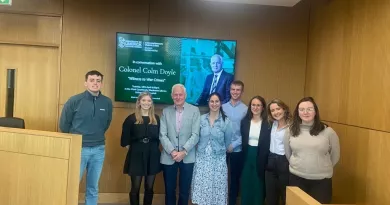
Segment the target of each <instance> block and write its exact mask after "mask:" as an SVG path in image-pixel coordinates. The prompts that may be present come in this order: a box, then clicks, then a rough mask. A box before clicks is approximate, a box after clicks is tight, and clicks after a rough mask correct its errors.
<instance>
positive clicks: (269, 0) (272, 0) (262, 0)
mask: <svg viewBox="0 0 390 205" xmlns="http://www.w3.org/2000/svg"><path fill="white" fill-rule="evenodd" d="M203 1H215V2H229V3H237V4H260V5H269V6H288V7H292V6H294V5H295V4H297V3H298V2H299V1H300V0H203Z"/></svg>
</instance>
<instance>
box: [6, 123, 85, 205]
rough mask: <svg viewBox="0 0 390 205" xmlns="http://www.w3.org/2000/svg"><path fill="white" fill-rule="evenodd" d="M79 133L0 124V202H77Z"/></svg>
mask: <svg viewBox="0 0 390 205" xmlns="http://www.w3.org/2000/svg"><path fill="white" fill-rule="evenodd" d="M80 157H81V135H71V134H64V133H56V132H45V131H36V130H24V129H15V128H5V127H0V164H1V167H0V204H1V205H77V204H78V192H79V173H80Z"/></svg>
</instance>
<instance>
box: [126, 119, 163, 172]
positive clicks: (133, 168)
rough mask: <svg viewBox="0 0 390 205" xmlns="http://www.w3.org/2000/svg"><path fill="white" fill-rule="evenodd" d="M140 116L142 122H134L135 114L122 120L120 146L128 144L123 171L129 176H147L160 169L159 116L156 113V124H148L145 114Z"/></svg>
mask: <svg viewBox="0 0 390 205" xmlns="http://www.w3.org/2000/svg"><path fill="white" fill-rule="evenodd" d="M142 118H143V121H144V123H143V124H135V122H136V119H135V114H131V115H129V116H128V117H127V118H126V120H125V121H124V122H123V127H122V136H121V146H122V147H126V146H127V145H130V148H129V151H128V152H127V156H126V160H125V165H124V168H123V173H124V174H128V175H130V176H149V175H155V174H157V173H159V172H160V171H161V165H160V154H161V153H160V149H159V144H160V141H159V131H160V118H159V117H158V116H157V115H156V120H157V125H153V124H149V121H150V120H149V117H147V116H143V117H142Z"/></svg>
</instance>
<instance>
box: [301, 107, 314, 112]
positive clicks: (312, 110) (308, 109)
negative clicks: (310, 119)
mask: <svg viewBox="0 0 390 205" xmlns="http://www.w3.org/2000/svg"><path fill="white" fill-rule="evenodd" d="M298 111H299V112H305V111H306V112H314V107H309V108H306V109H305V108H298Z"/></svg>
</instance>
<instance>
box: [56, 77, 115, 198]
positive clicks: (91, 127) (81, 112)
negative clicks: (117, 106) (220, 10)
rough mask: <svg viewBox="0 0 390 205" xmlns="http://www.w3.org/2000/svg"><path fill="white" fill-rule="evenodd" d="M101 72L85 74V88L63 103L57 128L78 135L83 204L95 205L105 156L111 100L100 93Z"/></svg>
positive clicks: (110, 115)
mask: <svg viewBox="0 0 390 205" xmlns="http://www.w3.org/2000/svg"><path fill="white" fill-rule="evenodd" d="M102 82H103V75H102V74H101V73H100V72H99V71H96V70H92V71H89V72H88V73H87V74H86V75H85V83H84V85H85V87H86V91H84V92H83V93H80V94H78V95H74V96H72V97H71V98H70V99H69V100H68V101H67V102H66V103H65V105H64V108H63V110H62V113H61V118H60V129H61V131H62V132H65V133H72V134H80V135H82V137H83V138H82V144H83V145H82V146H83V147H82V150H81V165H80V180H81V178H82V176H83V174H84V170H85V169H87V176H86V185H87V188H86V193H85V205H97V200H98V193H99V187H98V185H99V179H100V174H101V172H102V168H103V162H104V157H105V136H104V134H105V132H106V131H107V129H108V127H109V126H110V123H111V119H112V101H111V99H110V98H108V97H106V96H104V95H103V94H102V93H101V92H100V89H101V87H102Z"/></svg>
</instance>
